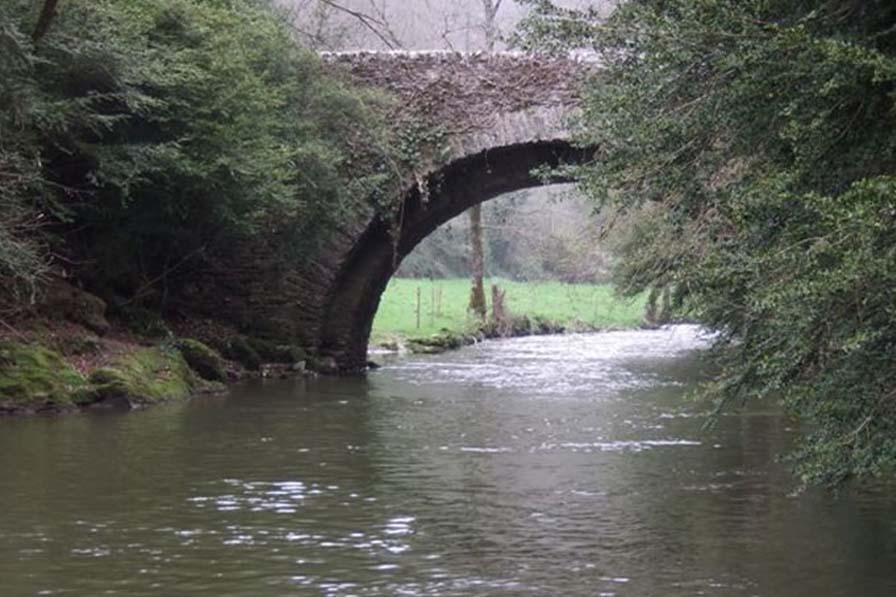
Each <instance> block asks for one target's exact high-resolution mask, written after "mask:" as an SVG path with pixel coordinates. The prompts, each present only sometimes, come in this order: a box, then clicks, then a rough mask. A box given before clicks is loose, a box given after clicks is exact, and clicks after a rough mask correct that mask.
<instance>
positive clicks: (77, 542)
mask: <svg viewBox="0 0 896 597" xmlns="http://www.w3.org/2000/svg"><path fill="white" fill-rule="evenodd" d="M707 342H708V340H707V338H706V337H705V336H704V335H703V334H702V333H701V332H700V330H699V329H698V328H696V327H692V326H675V327H670V328H665V329H662V330H656V331H637V332H612V333H604V334H594V335H583V336H557V337H536V338H522V339H515V340H507V341H500V342H485V343H482V344H479V345H477V346H472V347H468V348H465V349H463V350H459V351H456V352H453V353H448V354H444V355H438V356H430V357H422V356H421V357H402V358H399V359H393V360H392V361H391V362H390V363H389V364H388V365H387V366H386V367H384V368H383V369H381V370H378V371H376V372H373V373H371V374H370V375H369V376H368V377H366V378H350V379H318V380H292V381H276V382H273V381H272V382H255V383H250V384H245V385H242V386H238V387H236V388H235V389H233V390H232V391H231V392H230V393H229V394H227V395H225V396H221V397H204V398H199V399H196V400H193V401H191V402H189V403H185V404H171V405H166V406H162V407H157V408H153V409H150V410H147V411H144V412H138V413H122V412H115V411H110V412H99V413H87V414H83V415H76V416H67V417H56V418H51V417H47V418H32V419H7V420H0V595H2V596H4V597H10V596H19V595H23V596H24V595H84V596H88V595H89V596H94V595H128V596H139V595H164V596H169V595H187V594H189V595H209V596H211V595H215V596H226V595H234V596H236V595H240V596H257V595H339V596H343V595H344V596H347V595H390V596H391V595H551V596H553V595H560V596H573V595H582V596H592V595H595V596H597V595H604V596H610V595H638V596H646V595H663V596H678V595H682V596H683V595H771V596H800V595H806V596H813V597H826V596H834V595H837V596H843V595H861V596H866V597H868V596H876V595H880V596H884V595H887V596H890V595H894V594H896V497H894V496H893V492H892V490H891V489H892V488H889V489H888V488H886V487H880V488H877V489H871V488H865V489H862V490H861V491H859V490H847V491H844V492H842V493H841V494H840V495H838V496H833V495H829V494H826V493H824V492H821V491H807V492H803V493H794V492H793V489H794V481H793V479H792V478H791V477H790V476H789V472H788V471H787V470H786V468H785V467H783V466H782V465H779V464H776V462H775V456H776V455H777V454H779V453H781V452H782V451H784V450H786V449H787V447H788V446H790V445H792V442H793V441H794V438H795V435H796V433H797V430H796V428H795V424H794V423H793V421H791V420H788V419H787V418H786V417H784V416H782V415H781V413H780V412H779V411H778V410H777V409H776V408H775V407H774V406H773V405H767V406H763V405H758V406H756V405H754V406H753V407H751V408H750V409H749V410H747V411H745V412H742V413H737V414H729V415H726V416H724V417H722V418H721V419H720V421H719V423H718V425H717V426H716V427H714V428H712V429H710V430H708V431H704V430H703V429H702V427H703V423H704V420H705V417H706V413H707V411H708V405H706V404H705V403H701V402H699V401H697V400H695V399H693V398H690V397H689V393H690V391H691V390H692V389H693V387H694V385H695V383H696V382H698V381H699V380H700V379H701V376H703V375H705V372H704V371H703V369H704V365H703V364H702V360H701V358H700V351H701V349H703V348H704V347H705V346H706V344H707Z"/></svg>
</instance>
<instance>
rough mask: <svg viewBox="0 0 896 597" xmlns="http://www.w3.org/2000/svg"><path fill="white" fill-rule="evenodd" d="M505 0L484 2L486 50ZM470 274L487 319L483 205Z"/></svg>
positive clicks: (473, 215) (474, 299)
mask: <svg viewBox="0 0 896 597" xmlns="http://www.w3.org/2000/svg"><path fill="white" fill-rule="evenodd" d="M502 1H503V0H482V10H483V17H484V21H483V24H482V25H483V31H484V32H485V49H486V50H487V51H489V52H494V51H495V42H496V41H497V39H498V31H497V27H496V26H495V17H496V16H497V15H498V9H499V8H501V2H502ZM469 214H470V270H471V271H470V273H471V275H472V287H471V288H470V306H469V309H470V311H472V312H473V313H475V314H476V315H477V316H478V317H479V319H482V320H484V319H485V317H486V304H485V284H484V283H483V278H484V277H485V248H484V241H483V235H482V205H481V204H480V205H476V206H474V207H471V208H470V211H469Z"/></svg>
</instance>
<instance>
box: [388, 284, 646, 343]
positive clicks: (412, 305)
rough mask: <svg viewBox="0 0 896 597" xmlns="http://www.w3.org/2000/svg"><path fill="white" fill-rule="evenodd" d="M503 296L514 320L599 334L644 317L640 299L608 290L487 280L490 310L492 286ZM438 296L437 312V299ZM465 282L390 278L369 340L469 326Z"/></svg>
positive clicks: (597, 286) (599, 286)
mask: <svg viewBox="0 0 896 597" xmlns="http://www.w3.org/2000/svg"><path fill="white" fill-rule="evenodd" d="M492 284H497V285H498V286H499V287H500V288H501V289H503V290H504V291H505V292H506V296H505V302H506V306H507V308H508V309H509V310H510V312H511V313H512V314H513V315H527V316H529V317H530V318H531V317H535V316H541V317H544V318H547V319H550V320H553V321H557V322H560V323H563V324H565V325H570V324H573V323H574V322H581V323H584V324H587V325H590V326H594V327H599V328H633V327H637V326H638V325H639V324H640V323H641V322H642V320H643V317H644V302H645V301H644V298H643V297H638V298H636V299H634V300H628V299H620V298H619V297H617V296H615V294H614V293H613V287H612V286H611V285H609V284H563V283H561V282H512V281H509V280H502V279H494V280H486V296H487V297H488V299H489V307H491V285H492ZM418 289H419V291H420V326H419V327H418V326H417V290H418ZM440 295H441V309H439V308H438V304H436V305H435V306H434V303H438V302H439V299H438V297H439V296H440ZM469 297H470V281H469V280H467V279H452V280H425V279H422V280H412V279H403V278H393V279H392V280H391V281H390V282H389V286H388V288H386V292H385V293H384V294H383V297H382V300H381V301H380V308H379V311H377V314H376V318H375V319H374V322H373V333H372V338H371V340H372V341H373V342H379V341H383V340H386V339H388V338H390V337H394V336H405V337H408V336H428V335H431V334H434V333H436V332H438V331H439V330H441V329H442V328H446V329H448V330H451V331H455V332H461V331H464V330H466V329H468V328H470V327H472V324H473V323H474V322H473V320H472V319H471V318H470V317H469V315H468V314H467V303H468V302H469Z"/></svg>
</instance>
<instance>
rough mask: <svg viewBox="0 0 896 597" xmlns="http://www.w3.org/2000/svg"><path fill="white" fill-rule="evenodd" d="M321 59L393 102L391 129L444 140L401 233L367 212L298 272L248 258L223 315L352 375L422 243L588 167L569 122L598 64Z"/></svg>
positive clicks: (451, 56)
mask: <svg viewBox="0 0 896 597" xmlns="http://www.w3.org/2000/svg"><path fill="white" fill-rule="evenodd" d="M323 60H324V63H325V65H326V68H328V69H332V70H333V71H337V72H342V73H344V75H345V76H347V77H349V78H350V79H351V80H353V81H354V82H355V83H358V84H361V85H364V86H369V87H373V88H378V89H382V90H384V91H386V92H388V93H389V94H390V95H391V96H393V97H394V98H395V99H396V101H395V103H394V108H392V110H393V111H394V113H393V114H391V115H390V118H391V119H392V120H393V121H399V120H400V121H401V122H402V123H404V126H408V127H409V130H418V129H420V130H435V131H438V135H437V136H433V137H432V138H424V139H423V141H422V142H421V145H422V146H421V147H420V148H419V154H420V155H421V156H422V157H421V164H420V169H419V171H418V172H417V173H416V176H415V180H414V181H413V182H412V183H410V184H409V185H408V187H407V189H406V190H405V191H404V197H403V198H402V199H403V203H402V205H403V208H402V213H401V218H400V226H399V227H398V229H397V232H396V226H394V225H393V222H387V221H384V218H382V217H380V216H378V215H377V213H376V212H375V210H374V209H373V208H372V207H362V208H358V209H357V210H356V211H355V212H354V213H351V214H347V215H346V216H345V217H344V218H343V219H342V221H341V222H340V225H339V227H338V229H337V230H335V231H334V232H333V233H332V234H330V235H329V237H328V238H327V239H326V240H325V242H324V244H323V245H322V246H320V247H319V248H318V249H317V250H316V251H315V253H314V255H313V256H312V257H311V258H310V259H302V260H301V261H302V263H301V264H298V265H297V266H296V267H295V269H290V271H282V269H277V271H271V270H272V268H270V267H266V261H265V258H264V255H265V252H266V251H265V247H262V246H253V247H252V248H251V254H250V255H248V258H240V259H238V260H237V261H238V262H239V263H240V264H241V266H240V268H238V269H239V270H241V271H236V272H230V274H229V275H228V277H229V278H230V281H225V284H227V288H226V293H227V297H228V303H227V304H226V305H221V308H222V309H225V311H226V310H231V314H240V313H241V314H242V315H241V317H243V318H245V317H247V316H251V318H252V321H251V322H249V321H246V322H245V323H246V324H249V325H251V326H252V327H254V328H256V329H261V330H264V331H266V333H269V334H276V335H277V336H282V337H290V338H293V339H298V340H299V341H301V343H302V344H304V345H306V346H309V347H311V348H314V349H316V350H317V351H318V353H319V354H320V355H322V356H324V357H332V359H333V360H332V361H331V362H332V363H335V365H336V366H337V367H338V368H339V369H340V370H342V371H354V370H360V369H363V368H365V367H366V362H367V342H368V339H369V335H370V329H371V325H372V322H373V317H374V315H375V314H376V310H377V307H378V305H379V299H380V295H381V294H382V292H383V291H384V290H385V288H386V285H387V283H388V281H389V278H390V277H391V276H392V274H393V273H394V271H395V269H396V268H397V267H398V264H399V263H400V262H401V260H402V258H404V257H405V256H406V255H407V254H408V253H410V252H411V251H412V250H413V248H414V247H415V246H416V245H417V244H418V243H419V242H420V241H421V240H423V239H424V238H425V237H426V236H427V235H429V234H430V233H431V232H433V231H434V230H435V229H436V228H437V227H438V226H440V225H441V224H443V223H445V222H447V221H448V220H450V219H452V218H454V217H455V216H457V215H459V214H461V213H463V212H464V211H465V210H467V209H468V208H470V207H472V206H473V205H476V204H478V203H481V202H483V201H486V200H488V199H492V198H494V197H497V196H499V195H502V194H504V193H508V192H512V191H516V190H520V189H523V188H528V187H533V186H538V185H542V184H545V183H546V181H545V180H544V179H542V178H540V177H538V176H536V175H535V174H534V173H533V172H534V171H535V170H537V169H539V168H542V167H555V166H558V165H561V164H578V163H581V162H583V161H584V160H587V159H588V158H589V154H590V152H588V151H585V150H582V149H579V148H576V147H575V146H574V145H573V144H572V143H571V136H572V135H571V131H570V121H571V117H572V116H574V115H575V113H576V112H577V111H578V110H579V108H580V90H581V89H582V84H583V82H584V80H585V79H586V77H587V76H588V74H589V73H590V72H593V71H594V70H595V64H594V63H593V62H590V61H588V60H582V59H575V58H553V57H544V56H532V55H528V54H522V53H497V54H485V53H473V54H462V53H456V52H360V53H331V54H324V55H323ZM548 182H557V181H548ZM258 243H259V244H263V243H264V241H262V240H259V241H258ZM271 244H272V246H271V247H267V249H268V250H271V249H273V244H274V241H272V243H271ZM225 315H227V313H226V312H225Z"/></svg>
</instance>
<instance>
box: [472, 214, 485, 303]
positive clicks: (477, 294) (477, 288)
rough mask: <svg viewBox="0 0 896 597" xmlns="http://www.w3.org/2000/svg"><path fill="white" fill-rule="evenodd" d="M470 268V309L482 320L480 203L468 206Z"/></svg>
mask: <svg viewBox="0 0 896 597" xmlns="http://www.w3.org/2000/svg"><path fill="white" fill-rule="evenodd" d="M468 213H469V214H470V270H471V274H472V278H473V279H472V283H473V285H472V287H471V288H470V307H469V309H470V311H472V312H473V313H475V314H476V316H477V317H479V319H482V320H484V319H485V315H486V305H485V287H484V285H483V281H482V279H483V277H484V275H485V251H484V250H483V242H482V205H475V206H473V207H471V208H470V211H469V212H468Z"/></svg>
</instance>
